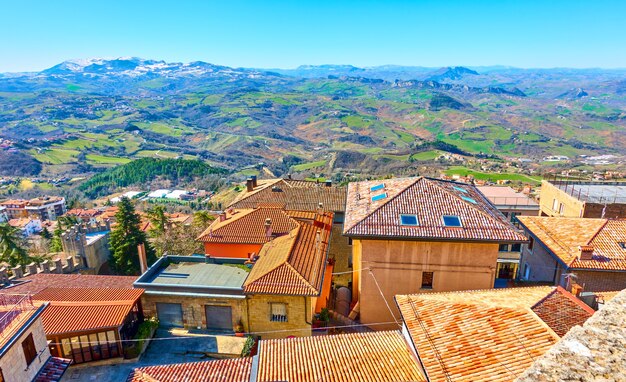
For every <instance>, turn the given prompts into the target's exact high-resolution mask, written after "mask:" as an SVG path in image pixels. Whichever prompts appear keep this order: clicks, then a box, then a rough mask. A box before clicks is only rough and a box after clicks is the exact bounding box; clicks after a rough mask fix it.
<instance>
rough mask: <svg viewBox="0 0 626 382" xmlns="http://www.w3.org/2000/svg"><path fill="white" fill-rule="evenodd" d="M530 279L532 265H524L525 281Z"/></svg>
mask: <svg viewBox="0 0 626 382" xmlns="http://www.w3.org/2000/svg"><path fill="white" fill-rule="evenodd" d="M529 278H530V265H528V263H525V264H524V280H528V279H529Z"/></svg>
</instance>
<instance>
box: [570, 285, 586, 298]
mask: <svg viewBox="0 0 626 382" xmlns="http://www.w3.org/2000/svg"><path fill="white" fill-rule="evenodd" d="M582 291H583V286H582V285H580V284H577V283H573V284H572V292H571V293H572V294H573V295H574V296H576V297H579V296H580V294H581V293H582Z"/></svg>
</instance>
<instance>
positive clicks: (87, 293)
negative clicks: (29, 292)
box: [32, 288, 144, 304]
mask: <svg viewBox="0 0 626 382" xmlns="http://www.w3.org/2000/svg"><path fill="white" fill-rule="evenodd" d="M143 292H144V290H143V289H118V288H46V289H43V290H42V291H40V292H39V293H36V294H34V295H33V296H32V299H33V300H35V301H50V302H52V303H53V304H56V303H59V302H88V301H99V302H102V301H105V302H108V301H113V302H120V301H123V302H135V301H137V300H138V299H139V298H140V297H141V295H142V294H143Z"/></svg>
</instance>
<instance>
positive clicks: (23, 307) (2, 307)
mask: <svg viewBox="0 0 626 382" xmlns="http://www.w3.org/2000/svg"><path fill="white" fill-rule="evenodd" d="M33 309H35V306H34V305H33V300H32V298H31V296H30V295H23V294H13V295H11V294H9V295H0V336H1V337H4V336H5V335H6V333H5V329H6V328H7V327H8V326H9V325H11V323H12V322H13V320H15V318H17V317H18V316H19V315H20V314H22V313H23V312H28V311H30V310H33Z"/></svg>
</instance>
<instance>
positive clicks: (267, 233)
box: [265, 218, 272, 239]
mask: <svg viewBox="0 0 626 382" xmlns="http://www.w3.org/2000/svg"><path fill="white" fill-rule="evenodd" d="M265 237H267V238H268V239H269V238H270V237H272V219H270V218H267V219H265Z"/></svg>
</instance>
